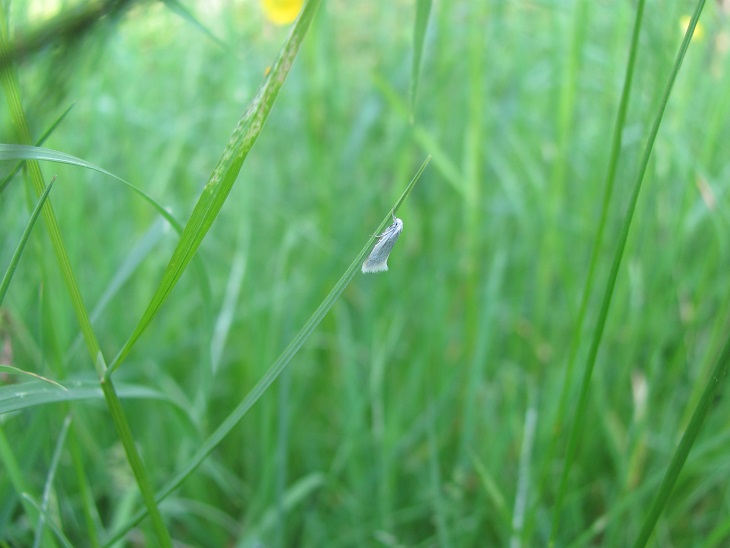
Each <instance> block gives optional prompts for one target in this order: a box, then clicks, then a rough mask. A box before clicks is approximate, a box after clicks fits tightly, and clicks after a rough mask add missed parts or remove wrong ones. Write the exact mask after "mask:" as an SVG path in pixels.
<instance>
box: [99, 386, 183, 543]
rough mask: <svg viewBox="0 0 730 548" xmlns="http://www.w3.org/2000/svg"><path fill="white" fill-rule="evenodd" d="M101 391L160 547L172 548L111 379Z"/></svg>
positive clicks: (150, 483)
mask: <svg viewBox="0 0 730 548" xmlns="http://www.w3.org/2000/svg"><path fill="white" fill-rule="evenodd" d="M101 389H102V390H103V391H104V399H105V400H106V404H107V406H108V407H109V412H110V414H111V416H112V422H114V427H115V428H116V430H117V434H118V435H119V439H120V440H121V442H122V446H123V447H124V452H125V454H126V455H127V461H128V462H129V465H130V467H131V468H132V473H133V474H134V478H135V480H136V481H137V485H138V486H139V490H140V492H141V493H142V500H144V503H145V507H146V508H147V510H148V511H150V512H152V513H151V518H152V524H153V526H154V528H155V533H156V535H157V541H158V543H159V544H160V546H163V547H165V548H168V547H169V548H172V539H171V538H170V532H169V531H168V530H167V528H166V527H165V524H164V522H163V521H162V515H161V514H160V510H159V508H158V507H157V504H156V502H155V493H154V491H153V489H152V482H150V478H149V475H148V474H147V470H146V469H145V467H144V464H143V463H142V458H141V457H140V456H139V452H138V451H137V449H136V447H135V441H134V436H132V430H131V429H130V428H129V423H128V422H127V418H126V417H125V415H124V410H123V409H122V403H121V401H119V396H118V395H117V391H116V389H115V388H114V383H113V381H112V379H110V378H104V379H102V381H101Z"/></svg>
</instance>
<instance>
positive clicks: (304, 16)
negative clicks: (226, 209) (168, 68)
mask: <svg viewBox="0 0 730 548" xmlns="http://www.w3.org/2000/svg"><path fill="white" fill-rule="evenodd" d="M319 3H320V0H309V1H308V2H307V3H306V5H305V6H304V9H302V12H301V13H300V14H299V18H298V19H297V22H296V24H295V25H294V27H293V28H292V30H291V33H290V34H289V38H288V39H287V41H286V43H285V44H284V47H283V48H282V50H281V52H280V53H279V58H278V59H277V60H276V63H275V64H274V67H273V69H272V70H271V72H270V73H269V74H268V76H267V77H266V79H265V80H264V82H263V84H262V85H261V87H260V88H259V91H258V93H257V94H256V97H255V98H254V99H253V101H252V102H251V105H250V106H249V107H248V109H247V110H246V112H245V113H244V115H243V117H242V118H241V120H240V121H239V122H238V125H237V126H236V129H235V130H234V131H233V135H231V138H230V139H229V140H228V144H227V145H226V148H225V150H224V151H223V155H222V156H221V158H220V160H218V163H217V164H216V166H215V169H214V170H213V173H212V174H211V176H210V179H209V180H208V183H207V184H206V185H205V188H203V192H202V194H201V195H200V198H199V199H198V202H197V203H196V204H195V208H194V209H193V213H192V214H191V216H190V219H189V220H188V222H187V224H186V225H185V228H184V229H183V233H182V235H181V236H180V241H179V242H178V244H177V247H176V248H175V251H173V254H172V257H171V258H170V262H169V263H168V265H167V268H165V272H164V273H163V275H162V280H161V281H160V284H159V286H158V287H157V290H156V291H155V294H154V295H153V296H152V299H151V300H150V303H149V305H148V307H147V310H145V312H144V314H143V315H142V318H141V319H140V321H139V323H138V324H137V327H136V328H135V330H134V331H133V332H132V335H131V336H130V337H129V339H128V340H127V342H126V343H125V345H124V346H123V347H122V349H121V350H120V351H119V354H118V355H117V357H116V358H115V359H114V361H113V362H112V364H111V366H110V367H109V369H108V371H107V373H106V375H107V377H109V376H110V375H111V374H112V373H113V372H114V370H116V368H117V367H119V366H120V365H121V363H122V362H123V361H124V358H126V356H127V354H129V351H130V350H131V349H132V346H134V344H135V342H137V339H138V338H139V337H140V335H142V333H143V332H144V330H145V329H147V326H148V325H149V324H150V322H151V321H152V319H153V318H154V317H155V316H156V315H157V312H158V311H159V309H160V307H161V306H162V304H163V303H164V302H165V301H166V300H167V297H168V296H169V295H170V292H171V291H172V289H173V288H174V287H175V286H176V285H177V282H178V280H179V279H180V277H181V276H182V274H183V272H184V271H185V269H186V268H187V266H188V264H189V263H190V260H191V259H192V258H193V256H194V255H195V253H196V252H197V250H198V247H199V246H200V244H201V242H202V241H203V238H205V235H206V234H207V233H208V230H210V227H211V226H212V224H213V221H215V218H216V217H217V216H218V213H219V212H220V210H221V208H222V207H223V204H224V203H225V201H226V198H227V197H228V194H229V193H230V191H231V189H232V188H233V183H234V182H235V181H236V178H237V177H238V173H239V172H240V171H241V167H242V166H243V162H244V161H245V160H246V158H247V156H248V153H249V152H250V151H251V148H253V145H254V144H255V143H256V140H257V139H258V137H259V135H260V134H261V130H262V129H263V126H264V123H265V122H266V118H267V117H268V115H269V112H270V111H271V108H272V106H273V105H274V101H276V97H277V96H278V95H279V91H280V90H281V86H282V85H283V84H284V80H286V77H287V75H288V74H289V70H290V69H291V66H292V63H293V62H294V59H295V58H296V55H297V53H298V51H299V48H300V46H301V44H302V41H303V40H304V37H305V36H306V34H307V30H308V29H309V24H310V23H311V22H312V19H313V18H314V14H315V13H316V11H317V8H318V7H319Z"/></svg>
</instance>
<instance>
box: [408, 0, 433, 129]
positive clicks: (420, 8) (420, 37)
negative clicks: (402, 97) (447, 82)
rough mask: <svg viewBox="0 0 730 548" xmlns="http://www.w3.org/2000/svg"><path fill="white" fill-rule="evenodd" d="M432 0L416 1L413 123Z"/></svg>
mask: <svg viewBox="0 0 730 548" xmlns="http://www.w3.org/2000/svg"><path fill="white" fill-rule="evenodd" d="M431 3H432V2H431V0H418V1H417V2H416V21H415V24H414V26H413V64H412V65H411V123H413V120H414V119H415V117H416V115H415V111H416V98H417V97H418V81H419V80H420V78H421V60H422V59H423V43H424V41H425V38H426V29H427V28H428V19H429V16H430V15H431Z"/></svg>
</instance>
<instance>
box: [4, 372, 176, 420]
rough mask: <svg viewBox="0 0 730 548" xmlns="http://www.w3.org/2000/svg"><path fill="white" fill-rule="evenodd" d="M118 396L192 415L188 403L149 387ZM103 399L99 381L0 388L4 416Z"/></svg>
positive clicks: (124, 387)
mask: <svg viewBox="0 0 730 548" xmlns="http://www.w3.org/2000/svg"><path fill="white" fill-rule="evenodd" d="M49 383H52V384H49ZM118 393H119V396H120V397H121V398H124V399H130V398H134V399H150V400H157V401H160V402H166V403H171V404H173V405H175V406H176V407H178V408H179V409H180V410H181V411H182V412H183V413H185V414H186V416H188V411H187V407H186V406H185V405H184V404H182V403H180V402H176V401H174V400H173V399H172V398H171V397H170V396H168V395H167V394H165V393H163V392H160V391H158V390H153V389H151V388H147V387H146V386H138V385H134V384H121V385H120V386H119V388H118ZM103 397H104V395H103V394H102V391H101V388H100V387H99V382H98V381H96V380H92V379H84V380H71V381H68V380H67V381H64V385H63V386H60V385H57V383H55V382H54V381H47V380H37V381H28V382H23V383H18V384H8V385H5V386H0V415H2V414H3V413H11V412H14V411H21V410H24V409H30V408H32V407H37V406H39V405H48V404H50V403H59V402H71V401H82V400H100V399H102V398H103Z"/></svg>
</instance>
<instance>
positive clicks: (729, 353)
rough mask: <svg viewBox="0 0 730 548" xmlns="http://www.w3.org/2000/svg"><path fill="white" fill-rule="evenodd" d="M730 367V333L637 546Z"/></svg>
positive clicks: (652, 522)
mask: <svg viewBox="0 0 730 548" xmlns="http://www.w3.org/2000/svg"><path fill="white" fill-rule="evenodd" d="M728 368H730V337H728V338H727V340H726V341H725V346H724V347H723V349H722V352H721V353H720V356H719V357H718V359H717V362H716V363H715V367H714V368H713V369H712V375H710V378H709V380H708V381H707V385H706V386H705V390H704V392H703V393H702V398H701V399H700V401H699V403H698V404H697V407H696V408H695V410H694V413H692V418H691V419H690V421H689V424H688V425H687V430H685V432H684V435H683V436H682V440H681V441H680V442H679V445H678V446H677V449H676V450H675V451H674V455H672V460H671V462H670V463H669V468H668V469H667V472H666V474H665V475H664V479H662V483H661V485H660V486H659V491H658V492H657V494H656V496H655V497H654V500H653V502H652V503H651V507H650V508H649V512H648V513H647V515H646V517H645V518H644V522H643V524H642V526H641V531H639V536H638V537H637V538H636V542H635V543H634V546H636V547H638V546H645V545H646V543H647V542H649V537H650V536H651V533H652V531H653V530H654V526H655V525H656V522H657V520H658V519H659V516H660V515H661V513H662V510H664V507H665V506H666V505H667V502H668V501H669V495H670V494H671V493H672V489H673V488H674V484H675V483H676V482H677V478H678V477H679V472H680V471H681V470H682V466H684V463H685V461H686V460H687V456H688V455H689V452H690V450H691V449H692V445H693V444H694V442H695V440H696V439H697V435H698V434H699V431H700V428H701V427H702V423H703V421H704V420H705V417H706V416H707V413H708V411H709V410H710V406H711V405H712V403H713V401H714V400H715V394H716V393H717V389H718V388H719V386H720V382H721V381H722V380H724V379H725V377H726V376H727V372H728Z"/></svg>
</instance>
